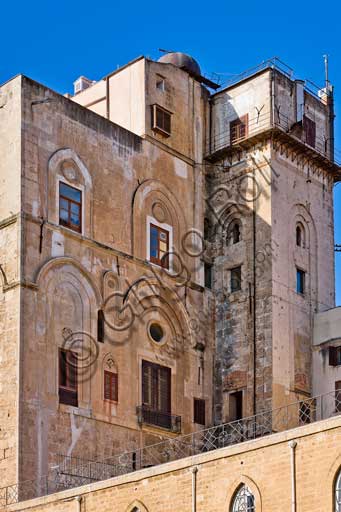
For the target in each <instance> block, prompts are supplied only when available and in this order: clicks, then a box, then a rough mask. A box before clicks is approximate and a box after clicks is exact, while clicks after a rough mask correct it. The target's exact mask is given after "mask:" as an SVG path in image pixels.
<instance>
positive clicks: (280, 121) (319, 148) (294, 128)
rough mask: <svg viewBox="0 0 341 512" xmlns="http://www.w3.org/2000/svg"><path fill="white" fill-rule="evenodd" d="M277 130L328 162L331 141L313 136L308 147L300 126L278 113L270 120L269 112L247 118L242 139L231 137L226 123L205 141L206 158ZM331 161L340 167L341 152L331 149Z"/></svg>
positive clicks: (228, 125) (293, 120)
mask: <svg viewBox="0 0 341 512" xmlns="http://www.w3.org/2000/svg"><path fill="white" fill-rule="evenodd" d="M273 129H275V130H277V132H278V133H280V132H283V133H285V134H287V135H288V136H290V137H291V139H292V140H293V141H296V142H298V143H300V144H301V145H302V147H303V146H305V148H307V149H310V150H311V151H312V152H315V154H316V155H318V156H320V157H323V158H325V159H328V160H330V152H331V141H330V140H328V139H325V138H323V137H320V136H319V135H318V134H316V136H315V145H314V146H310V145H309V144H308V141H307V139H306V133H305V130H304V128H303V125H300V124H299V123H297V122H296V121H295V119H291V118H289V117H288V116H286V115H285V114H284V113H281V112H278V113H276V115H275V119H272V115H271V113H270V111H269V110H266V111H264V112H262V113H261V114H259V115H255V116H254V117H249V119H248V122H247V125H246V129H245V134H244V135H243V136H242V137H239V138H236V137H234V136H233V135H232V136H231V130H230V124H229V123H228V124H227V126H226V127H225V129H224V130H221V131H219V132H213V134H212V135H211V136H210V137H209V138H208V139H207V140H206V151H205V155H206V158H209V157H211V156H213V155H215V154H217V153H219V154H220V152H222V151H230V150H233V149H237V150H238V148H239V147H241V146H242V145H243V143H244V142H245V141H248V139H252V138H253V137H256V136H259V135H260V134H262V133H266V132H268V131H270V130H273ZM333 153H334V155H333V160H332V161H331V162H332V163H335V164H336V165H339V166H340V165H341V151H340V150H339V149H337V148H333Z"/></svg>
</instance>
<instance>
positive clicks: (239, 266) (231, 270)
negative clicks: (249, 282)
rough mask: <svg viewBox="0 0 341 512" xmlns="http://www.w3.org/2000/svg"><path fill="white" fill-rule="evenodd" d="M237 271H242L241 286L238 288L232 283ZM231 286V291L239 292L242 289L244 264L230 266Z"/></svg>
mask: <svg viewBox="0 0 341 512" xmlns="http://www.w3.org/2000/svg"><path fill="white" fill-rule="evenodd" d="M236 271H238V272H239V273H240V278H239V280H238V282H239V288H236V287H235V286H234V285H232V283H233V282H234V278H233V273H234V272H236ZM230 288H231V293H237V292H240V291H241V290H242V266H241V265H237V266H235V267H232V268H230Z"/></svg>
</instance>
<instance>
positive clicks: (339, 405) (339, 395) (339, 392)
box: [335, 380, 341, 412]
mask: <svg viewBox="0 0 341 512" xmlns="http://www.w3.org/2000/svg"><path fill="white" fill-rule="evenodd" d="M335 412H341V380H338V381H336V382H335Z"/></svg>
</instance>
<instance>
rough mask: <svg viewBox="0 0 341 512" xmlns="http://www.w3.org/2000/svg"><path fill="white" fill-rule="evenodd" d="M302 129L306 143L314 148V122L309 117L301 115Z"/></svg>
mask: <svg viewBox="0 0 341 512" xmlns="http://www.w3.org/2000/svg"><path fill="white" fill-rule="evenodd" d="M303 129H304V135H305V141H306V143H307V144H309V146H311V147H312V148H314V147H315V143H316V123H315V122H314V121H313V120H312V119H309V117H307V116H303Z"/></svg>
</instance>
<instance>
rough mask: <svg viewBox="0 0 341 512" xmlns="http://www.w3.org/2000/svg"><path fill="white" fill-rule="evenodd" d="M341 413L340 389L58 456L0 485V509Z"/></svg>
mask: <svg viewBox="0 0 341 512" xmlns="http://www.w3.org/2000/svg"><path fill="white" fill-rule="evenodd" d="M339 414H341V390H339V391H331V392H329V393H326V394H324V395H319V396H315V397H312V398H306V399H304V400H300V401H298V402H294V403H291V404H288V405H286V406H283V407H280V408H278V409H274V410H270V411H263V412H261V413H259V414H256V415H254V416H250V417H248V418H242V419H240V420H237V421H233V422H230V423H225V424H223V425H218V426H215V427H211V428H207V429H204V430H199V431H197V432H194V433H192V434H187V435H183V436H178V437H176V438H172V439H167V440H165V441H162V442H160V443H157V444H154V445H150V446H145V447H143V448H141V449H138V450H135V451H129V452H124V453H122V454H119V455H114V456H111V457H105V458H104V459H101V460H97V461H92V460H86V459H81V458H77V457H72V456H65V455H55V456H54V460H55V462H56V467H55V469H54V470H53V472H52V473H51V474H50V475H48V476H46V477H42V478H40V479H36V480H30V481H27V482H21V483H19V484H15V485H11V486H8V487H5V488H2V489H0V507H5V506H6V505H10V504H12V503H17V502H19V501H24V500H27V499H31V498H34V497H39V496H43V495H45V494H51V493H54V492H57V491H60V490H65V489H71V488H73V487H78V486H79V485H83V484H88V483H91V482H97V481H101V480H106V479H108V478H112V477H116V476H120V475H124V474H127V473H130V472H134V471H137V470H139V469H144V468H149V467H152V466H158V465H160V464H164V463H166V462H171V461H176V460H179V459H182V458H184V457H190V456H193V455H198V454H201V453H207V452H210V451H212V450H217V449H219V448H226V447H228V446H232V445H235V444H237V443H243V442H245V441H250V440H253V439H258V438H262V437H264V436H268V435H270V434H274V433H277V432H282V431H285V430H290V429H292V428H296V427H299V426H302V425H307V424H309V423H314V422H316V421H319V420H323V419H327V418H330V417H332V416H335V415H339Z"/></svg>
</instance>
